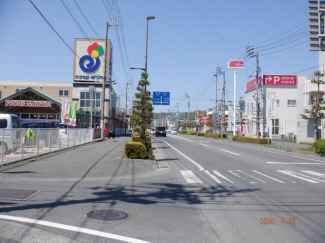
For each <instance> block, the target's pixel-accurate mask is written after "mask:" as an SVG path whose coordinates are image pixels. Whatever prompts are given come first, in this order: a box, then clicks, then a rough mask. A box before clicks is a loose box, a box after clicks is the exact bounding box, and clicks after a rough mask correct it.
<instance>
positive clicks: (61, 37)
mask: <svg viewBox="0 0 325 243" xmlns="http://www.w3.org/2000/svg"><path fill="white" fill-rule="evenodd" d="M29 1H30V3H31V4H32V5H33V6H34V8H35V9H36V10H37V11H38V13H39V14H40V15H41V16H42V18H43V19H44V20H45V22H46V23H47V24H48V25H49V26H50V27H51V29H52V30H53V31H54V32H55V34H56V35H57V36H58V37H59V38H60V39H61V40H62V42H63V43H64V44H65V45H66V46H67V47H68V48H69V49H70V51H71V52H73V53H74V55H75V56H76V57H78V55H77V54H76V53H75V52H74V50H73V49H72V48H71V47H70V46H69V45H68V44H67V43H66V42H65V40H64V39H63V38H62V37H61V36H60V35H59V33H58V32H57V31H56V30H55V29H54V27H53V26H52V25H51V24H50V22H49V21H48V20H47V19H46V18H45V16H44V15H43V14H42V12H41V11H40V10H39V9H38V8H37V7H36V5H35V4H34V3H33V1H32V0H29ZM78 58H80V57H78Z"/></svg>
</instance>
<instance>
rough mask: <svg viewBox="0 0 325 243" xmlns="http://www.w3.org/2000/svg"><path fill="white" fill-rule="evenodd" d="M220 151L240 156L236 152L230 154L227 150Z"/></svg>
mask: <svg viewBox="0 0 325 243" xmlns="http://www.w3.org/2000/svg"><path fill="white" fill-rule="evenodd" d="M220 150H221V151H223V152H226V153H230V154H234V155H240V154H236V153H234V152H230V151H227V150H224V149H220Z"/></svg>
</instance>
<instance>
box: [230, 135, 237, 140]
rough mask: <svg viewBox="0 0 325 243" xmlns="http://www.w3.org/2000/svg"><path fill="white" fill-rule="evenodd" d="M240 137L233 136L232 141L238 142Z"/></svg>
mask: <svg viewBox="0 0 325 243" xmlns="http://www.w3.org/2000/svg"><path fill="white" fill-rule="evenodd" d="M238 137H239V136H238V135H233V136H232V138H231V139H232V141H238Z"/></svg>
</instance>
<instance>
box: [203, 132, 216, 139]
mask: <svg viewBox="0 0 325 243" xmlns="http://www.w3.org/2000/svg"><path fill="white" fill-rule="evenodd" d="M213 135H214V134H213V133H205V134H204V137H207V138H213Z"/></svg>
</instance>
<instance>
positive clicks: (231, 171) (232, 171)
mask: <svg viewBox="0 0 325 243" xmlns="http://www.w3.org/2000/svg"><path fill="white" fill-rule="evenodd" d="M234 171H238V172H240V173H243V174H245V175H248V176H249V177H252V178H254V179H255V180H258V181H260V182H263V183H266V182H265V181H262V180H260V179H258V178H256V177H254V176H252V175H250V174H247V173H246V172H244V171H241V170H229V172H230V173H232V174H234V175H236V176H238V177H240V178H243V177H241V176H240V175H237V174H236V173H235V172H234ZM243 179H244V180H246V179H245V178H243ZM250 183H256V182H250Z"/></svg>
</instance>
